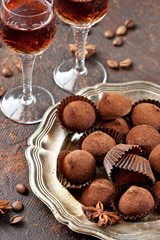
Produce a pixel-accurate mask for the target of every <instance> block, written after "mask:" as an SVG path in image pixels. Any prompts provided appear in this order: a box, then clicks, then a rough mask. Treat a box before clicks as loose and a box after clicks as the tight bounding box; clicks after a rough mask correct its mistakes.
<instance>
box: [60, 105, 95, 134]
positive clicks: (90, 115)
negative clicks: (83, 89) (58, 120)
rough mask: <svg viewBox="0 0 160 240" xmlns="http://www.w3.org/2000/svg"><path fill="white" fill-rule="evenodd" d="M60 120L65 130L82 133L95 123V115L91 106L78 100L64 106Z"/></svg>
mask: <svg viewBox="0 0 160 240" xmlns="http://www.w3.org/2000/svg"><path fill="white" fill-rule="evenodd" d="M62 119H63V123H64V125H65V127H66V128H67V129H69V130H71V131H78V132H84V131H85V130H87V129H88V128H90V127H91V126H92V125H93V124H94V123H95V120H96V113H95V110H94V108H93V107H92V106H91V104H89V103H88V102H85V101H80V100H78V101H73V102H70V103H68V104H67V105H66V106H65V108H64V110H63V113H62Z"/></svg>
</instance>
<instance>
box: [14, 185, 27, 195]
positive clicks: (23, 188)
mask: <svg viewBox="0 0 160 240" xmlns="http://www.w3.org/2000/svg"><path fill="white" fill-rule="evenodd" d="M16 190H17V192H18V193H20V194H23V195H25V194H27V193H28V188H27V186H26V185H25V184H23V183H18V184H17V185H16Z"/></svg>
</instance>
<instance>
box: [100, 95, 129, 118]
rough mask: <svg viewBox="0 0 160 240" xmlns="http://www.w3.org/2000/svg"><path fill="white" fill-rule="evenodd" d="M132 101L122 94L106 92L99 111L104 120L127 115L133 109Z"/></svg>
mask: <svg viewBox="0 0 160 240" xmlns="http://www.w3.org/2000/svg"><path fill="white" fill-rule="evenodd" d="M131 108H132V106H131V101H130V99H129V98H127V97H126V96H124V95H122V94H118V93H117V94H116V93H106V94H104V95H103V97H102V98H101V100H100V101H99V104H98V111H99V114H100V116H101V117H102V119H103V120H110V119H115V118H119V117H123V116H125V115H127V114H128V113H129V112H130V111H131Z"/></svg>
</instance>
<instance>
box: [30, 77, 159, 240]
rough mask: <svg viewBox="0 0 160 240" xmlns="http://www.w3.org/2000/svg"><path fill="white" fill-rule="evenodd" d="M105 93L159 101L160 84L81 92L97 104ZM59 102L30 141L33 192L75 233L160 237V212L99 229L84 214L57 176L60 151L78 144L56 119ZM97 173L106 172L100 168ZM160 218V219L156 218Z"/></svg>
mask: <svg viewBox="0 0 160 240" xmlns="http://www.w3.org/2000/svg"><path fill="white" fill-rule="evenodd" d="M105 92H116V93H121V94H124V95H126V96H128V97H129V98H131V99H132V101H133V102H134V101H136V100H138V99H143V98H151V99H156V100H160V86H159V85H156V84H153V83H151V82H145V81H134V82H127V83H106V84H97V85H95V86H93V87H88V88H85V89H82V90H81V91H80V92H79V93H78V94H80V95H83V96H85V97H88V98H89V99H91V100H92V101H94V102H95V103H98V101H99V100H100V98H101V97H102V95H103V94H104V93H105ZM57 106H58V104H56V105H55V106H52V107H50V108H49V109H48V110H47V111H46V113H45V114H44V116H43V119H42V122H41V124H40V125H39V127H38V129H37V130H36V131H35V132H34V133H33V135H32V136H31V137H30V138H29V140H28V148H27V149H26V158H27V161H28V164H29V181H30V186H31V188H32V191H33V192H34V194H35V195H36V196H37V197H38V198H39V199H40V200H41V201H42V202H44V203H45V204H46V205H47V206H48V207H49V209H50V210H51V211H52V213H53V215H54V216H55V217H56V219H57V220H58V221H59V222H61V223H63V224H66V225H68V227H69V228H70V229H72V230H73V231H75V232H78V233H83V234H88V235H92V236H95V237H97V238H99V239H105V240H108V239H110V240H111V239H123V240H124V239H127V240H129V239H134V240H135V239H160V215H158V214H155V213H154V214H150V215H149V216H147V217H146V218H144V219H143V220H141V221H140V222H135V223H133V222H121V223H119V224H117V225H114V226H108V227H106V228H105V229H101V228H98V227H97V226H96V224H95V223H92V222H90V221H89V220H88V219H87V218H86V216H85V215H84V214H83V212H82V209H81V204H80V202H79V201H78V200H77V199H76V198H75V197H74V196H73V195H72V194H71V193H70V192H69V191H68V190H67V189H66V188H65V187H63V186H62V185H61V184H60V182H59V181H58V179H57V175H56V166H57V161H56V160H57V155H58V153H59V151H61V150H63V149H65V148H66V147H67V146H69V144H71V145H73V146H74V144H76V142H77V139H78V138H79V135H78V134H74V135H71V134H70V135H69V134H68V133H67V132H66V131H65V130H64V129H62V128H61V127H60V126H59V124H58V123H57V122H56V110H57ZM97 173H98V176H100V174H102V175H101V176H103V174H104V173H103V171H101V169H98V171H97ZM156 219H158V220H156Z"/></svg>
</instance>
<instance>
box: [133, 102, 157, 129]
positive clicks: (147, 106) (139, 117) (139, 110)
mask: <svg viewBox="0 0 160 240" xmlns="http://www.w3.org/2000/svg"><path fill="white" fill-rule="evenodd" d="M131 118H132V122H133V124H134V125H141V124H147V125H151V126H152V127H154V128H155V129H157V131H159V130H160V108H159V107H157V106H156V105H154V104H151V103H140V104H138V105H136V106H135V107H134V108H133V110H132V114H131Z"/></svg>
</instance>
